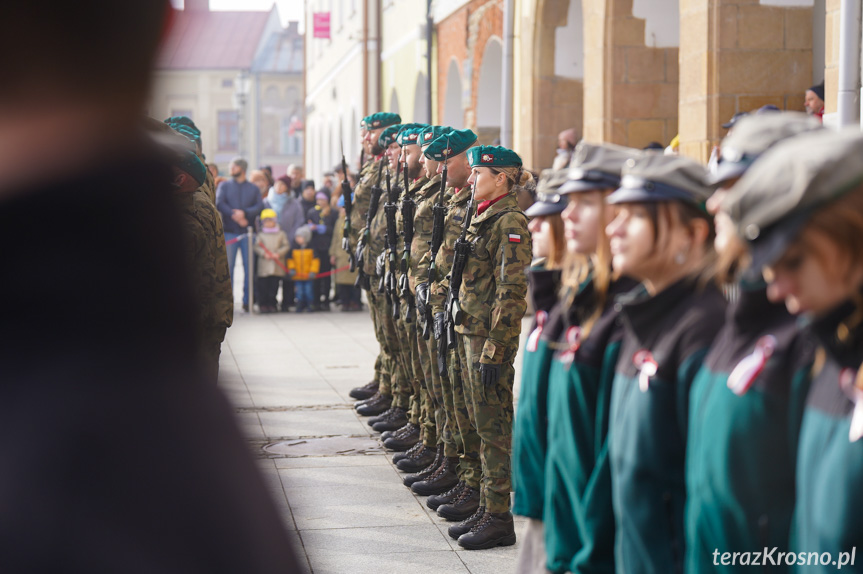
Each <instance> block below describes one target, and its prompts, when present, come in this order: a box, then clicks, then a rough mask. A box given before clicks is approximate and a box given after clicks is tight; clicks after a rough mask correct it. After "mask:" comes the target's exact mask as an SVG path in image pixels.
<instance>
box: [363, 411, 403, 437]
mask: <svg viewBox="0 0 863 574" xmlns="http://www.w3.org/2000/svg"><path fill="white" fill-rule="evenodd" d="M381 416H383V415H381ZM407 422H408V413H407V411H405V410H404V409H403V408H401V407H393V408H391V409H390V411H389V414H388V415H387V416H386V417H384V418H381V419H379V420H378V421H377V422H376V423H374V424H372V428H373V429H375V430H376V431H378V432H383V431H391V430H396V429H400V428H402V427H403V426H404V425H405V424H407Z"/></svg>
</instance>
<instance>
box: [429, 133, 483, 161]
mask: <svg viewBox="0 0 863 574" xmlns="http://www.w3.org/2000/svg"><path fill="white" fill-rule="evenodd" d="M474 143H476V134H475V133H473V132H472V131H470V130H453V131H451V132H447V133H445V134H442V135H441V136H440V137H438V138H436V139H434V140H432V143H430V144H429V145H428V147H427V148H426V149H425V151H424V152H423V153H424V154H425V156H426V157H427V158H429V159H433V160H435V161H444V160H445V159H446V158H448V157H454V156H457V155H459V154H461V153H464V152H466V151H467V150H468V148H469V147H470V146H472V145H473V144H474Z"/></svg>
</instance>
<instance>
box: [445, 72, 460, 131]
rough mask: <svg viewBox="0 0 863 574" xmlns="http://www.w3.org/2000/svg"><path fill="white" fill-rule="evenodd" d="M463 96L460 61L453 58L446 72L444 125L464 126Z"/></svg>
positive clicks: (458, 128) (457, 127)
mask: <svg viewBox="0 0 863 574" xmlns="http://www.w3.org/2000/svg"><path fill="white" fill-rule="evenodd" d="M461 98H462V86H461V71H460V70H459V68H458V62H456V60H455V59H452V60H450V63H449V69H448V70H447V74H446V96H445V97H444V108H443V120H442V121H441V124H442V125H445V126H451V127H453V128H455V129H457V130H460V129H462V128H463V127H464V109H463V108H462V103H461Z"/></svg>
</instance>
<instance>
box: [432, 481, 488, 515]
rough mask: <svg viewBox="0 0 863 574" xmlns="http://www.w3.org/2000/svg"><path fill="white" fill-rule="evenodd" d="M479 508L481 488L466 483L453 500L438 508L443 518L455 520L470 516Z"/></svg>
mask: <svg viewBox="0 0 863 574" xmlns="http://www.w3.org/2000/svg"><path fill="white" fill-rule="evenodd" d="M477 508H479V490H477V489H476V488H471V487H469V486H468V485H466V484H465V485H464V489H463V490H462V491H461V492H459V495H458V496H457V497H456V498H455V499H453V500H452V502H449V503H446V504H442V505H441V506H440V507H439V508H438V509H437V514H438V516H440V517H441V518H446V519H447V520H449V521H452V522H455V521H459V520H465V519H467V518H470V517H471V516H473V513H474V512H476V510H477Z"/></svg>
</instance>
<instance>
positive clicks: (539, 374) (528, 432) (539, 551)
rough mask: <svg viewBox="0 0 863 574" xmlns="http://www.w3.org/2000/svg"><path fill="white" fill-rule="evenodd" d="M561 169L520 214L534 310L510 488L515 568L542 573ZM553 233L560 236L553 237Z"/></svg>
mask: <svg viewBox="0 0 863 574" xmlns="http://www.w3.org/2000/svg"><path fill="white" fill-rule="evenodd" d="M566 173H567V172H566V170H563V169H561V170H556V171H555V170H551V169H547V170H544V171H543V172H542V175H541V177H540V179H539V183H538V184H537V186H536V190H537V196H538V201H537V202H536V203H534V204H533V205H531V206H530V208H528V209H527V210H526V211H525V213H524V214H525V215H527V216H528V217H530V218H531V219H530V224H529V225H528V229H529V230H530V232H531V242H532V245H533V261H532V262H531V264H530V270H529V271H528V273H529V281H528V285H529V295H530V299H531V303H532V307H533V309H534V310H535V314H534V321H533V325H532V326H531V328H530V330H529V331H528V332H529V333H530V335H529V336H528V340H527V343H526V344H525V347H524V349H523V350H522V359H521V390H520V392H519V399H518V412H517V413H516V416H515V422H514V425H513V434H512V488H513V491H514V492H515V495H514V501H513V507H512V512H513V514H518V515H521V516H527V517H528V524H527V527H526V529H525V532H524V534H525V535H524V536H522V539H521V545H520V547H519V550H518V560H517V566H516V571H517V572H524V573H531V572H540V573H541V574H545V572H546V569H545V550H544V549H543V537H542V493H543V487H544V485H543V484H542V476H543V473H542V470H543V469H544V466H545V444H546V439H545V437H546V432H547V429H548V416H547V414H546V413H547V410H546V395H547V390H548V367H549V365H550V364H551V357H552V355H553V354H554V349H553V347H552V346H551V345H550V344H549V342H550V341H551V342H552V343H553V342H554V341H555V339H556V336H552V337H551V339H550V341H549V338H548V337H547V335H549V331H548V330H547V329H546V328H547V327H548V326H549V323H554V324H556V325H559V324H560V321H558V320H556V319H555V318H552V319H551V320H549V318H550V317H551V316H552V315H554V316H557V315H558V314H559V312H560V306H559V305H558V298H557V297H558V291H559V290H560V275H561V267H562V265H563V257H564V255H565V253H566V250H565V248H564V244H563V242H564V239H563V222H562V221H561V218H560V214H561V212H562V211H563V210H564V209H565V208H566V202H565V199H564V198H563V197H562V196H561V195H560V194H558V193H557V190H558V188H559V187H560V185H561V184H562V183H563V182H564V181H566ZM557 232H559V238H555V237H553V234H555V233H557ZM555 244H557V245H555ZM543 335H546V337H543ZM537 478H539V480H536V479H537Z"/></svg>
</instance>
